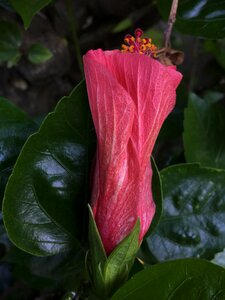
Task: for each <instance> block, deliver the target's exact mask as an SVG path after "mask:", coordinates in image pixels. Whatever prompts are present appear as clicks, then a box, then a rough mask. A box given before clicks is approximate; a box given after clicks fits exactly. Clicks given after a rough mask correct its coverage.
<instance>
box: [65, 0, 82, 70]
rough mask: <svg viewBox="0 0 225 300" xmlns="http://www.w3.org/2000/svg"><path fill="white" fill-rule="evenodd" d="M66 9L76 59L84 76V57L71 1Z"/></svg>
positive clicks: (68, 1)
mask: <svg viewBox="0 0 225 300" xmlns="http://www.w3.org/2000/svg"><path fill="white" fill-rule="evenodd" d="M66 7H67V14H68V21H69V24H70V30H71V34H72V40H73V44H74V48H75V53H76V58H77V62H78V65H79V69H80V71H81V74H82V75H83V72H84V71H83V63H82V55H81V50H80V45H79V41H78V37H77V26H76V21H75V16H74V14H73V4H72V1H71V0H67V1H66Z"/></svg>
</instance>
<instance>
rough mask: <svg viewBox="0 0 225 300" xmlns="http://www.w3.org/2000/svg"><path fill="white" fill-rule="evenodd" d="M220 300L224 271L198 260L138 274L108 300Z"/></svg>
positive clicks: (224, 295)
mask: <svg viewBox="0 0 225 300" xmlns="http://www.w3.org/2000/svg"><path fill="white" fill-rule="evenodd" d="M125 299H126V300H134V299H138V300H149V299H152V300H156V299H157V300H159V299H160V300H168V299H170V300H200V299H202V300H203V299H204V300H212V299H215V300H223V299H225V270H224V269H223V268H221V267H219V266H216V265H213V264H212V263H210V262H207V261H204V260H200V259H183V260H175V261H169V262H165V263H161V264H158V265H155V266H152V267H150V268H148V269H146V270H143V271H141V272H139V273H137V274H136V275H135V276H134V277H133V278H132V279H130V280H129V281H128V282H126V283H125V284H124V286H122V287H121V288H120V289H119V290H118V291H117V292H116V293H115V294H114V296H113V297H112V298H111V300H125Z"/></svg>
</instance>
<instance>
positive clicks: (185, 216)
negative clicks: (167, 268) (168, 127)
mask: <svg viewBox="0 0 225 300" xmlns="http://www.w3.org/2000/svg"><path fill="white" fill-rule="evenodd" d="M161 178H162V186H163V194H164V204H163V215H162V218H161V221H160V224H159V225H158V227H157V229H156V230H155V232H154V233H153V234H152V235H151V236H150V237H149V238H148V239H147V245H148V249H149V250H150V255H153V256H154V257H155V258H156V259H157V260H158V261H164V260H168V259H175V258H185V257H201V258H206V259H212V258H213V256H214V254H215V253H216V252H219V251H221V250H222V249H223V248H224V245H225V185H224V182H225V171H223V170H216V169H209V168H201V167H200V166H199V165H198V164H183V165H176V166H172V167H169V168H167V169H164V170H163V171H162V172H161ZM145 251H146V249H145Z"/></svg>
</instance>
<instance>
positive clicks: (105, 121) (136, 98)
mask: <svg viewBox="0 0 225 300" xmlns="http://www.w3.org/2000/svg"><path fill="white" fill-rule="evenodd" d="M84 68H85V76H86V82H87V89H88V96H89V102H90V107H91V111H92V116H93V120H94V125H95V129H96V133H97V138H98V146H97V154H96V167H95V176H94V182H93V193H92V208H93V211H94V215H95V220H96V223H97V226H98V229H99V232H100V234H101V238H102V241H103V244H104V247H105V249H106V252H107V253H110V252H111V251H112V250H113V249H114V247H115V246H116V245H117V244H118V243H119V242H120V241H121V240H122V239H123V238H124V237H125V236H126V235H127V234H129V233H130V231H131V230H132V228H133V226H134V224H135V223H136V221H137V219H138V218H140V222H141V233H140V241H141V240H142V238H143V236H144V234H145V233H146V231H147V230H148V228H149V226H150V223H151V221H152V218H153V216H154V212H155V205H154V202H153V199H152V193H151V176H152V170H151V167H150V163H149V160H150V155H151V152H152V149H153V146H154V143H155V140H156V138H157V135H158V133H159V130H160V128H161V126H162V123H163V122H164V120H165V118H166V117H167V115H168V114H169V112H170V111H171V110H172V108H173V107H174V105H175V98H176V92H175V91H176V87H177V85H178V84H179V82H180V80H181V78H182V76H181V74H180V73H179V72H177V71H176V70H175V69H174V68H173V67H166V66H164V65H162V64H160V63H159V62H158V61H156V60H154V59H152V58H150V57H147V56H145V55H139V54H131V53H120V52H119V51H116V50H114V51H102V50H100V49H99V50H96V51H92V50H91V51H89V52H88V53H87V54H86V55H85V56H84Z"/></svg>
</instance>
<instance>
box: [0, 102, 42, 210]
mask: <svg viewBox="0 0 225 300" xmlns="http://www.w3.org/2000/svg"><path fill="white" fill-rule="evenodd" d="M37 129H38V128H37V125H36V124H35V123H34V122H33V121H32V120H31V119H30V118H29V117H28V116H27V115H26V114H25V112H23V111H22V110H20V109H19V108H18V107H16V106H15V105H14V104H12V103H11V102H9V101H8V100H6V99H4V98H2V97H0V205H1V202H2V198H3V193H4V190H5V185H6V182H7V180H8V177H9V175H10V173H11V171H12V168H13V165H14V164H15V162H16V159H17V157H18V155H19V153H20V150H21V148H22V146H23V144H24V143H25V141H26V139H27V138H28V136H29V135H31V134H32V133H33V132H34V131H36V130H37Z"/></svg>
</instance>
